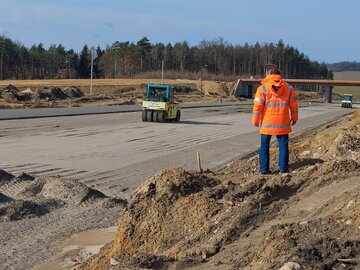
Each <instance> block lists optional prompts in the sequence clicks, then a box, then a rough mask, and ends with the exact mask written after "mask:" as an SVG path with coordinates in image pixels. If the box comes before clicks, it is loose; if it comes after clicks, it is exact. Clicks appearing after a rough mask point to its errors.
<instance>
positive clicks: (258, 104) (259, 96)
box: [252, 86, 266, 125]
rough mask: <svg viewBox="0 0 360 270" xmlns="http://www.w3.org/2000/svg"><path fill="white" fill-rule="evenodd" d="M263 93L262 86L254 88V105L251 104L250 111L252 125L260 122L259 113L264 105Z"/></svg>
mask: <svg viewBox="0 0 360 270" xmlns="http://www.w3.org/2000/svg"><path fill="white" fill-rule="evenodd" d="M265 100H266V97H265V94H264V92H263V89H262V87H261V86H260V87H258V89H257V90H256V94H255V98H254V106H253V113H252V123H253V124H254V125H258V124H260V119H261V113H262V111H263V108H264V105H265Z"/></svg>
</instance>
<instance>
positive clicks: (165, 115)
mask: <svg viewBox="0 0 360 270" xmlns="http://www.w3.org/2000/svg"><path fill="white" fill-rule="evenodd" d="M142 109H143V111H142V120H143V121H144V122H166V121H170V120H173V121H176V122H178V121H180V117H181V112H180V104H179V103H178V102H175V100H174V87H172V86H170V85H161V84H148V85H147V88H146V93H145V99H144V101H143V104H142Z"/></svg>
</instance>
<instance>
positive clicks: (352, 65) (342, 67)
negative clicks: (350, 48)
mask: <svg viewBox="0 0 360 270" xmlns="http://www.w3.org/2000/svg"><path fill="white" fill-rule="evenodd" d="M327 66H328V68H329V69H331V70H332V71H333V72H342V71H360V63H359V62H349V61H342V62H338V63H333V64H328V65H327Z"/></svg>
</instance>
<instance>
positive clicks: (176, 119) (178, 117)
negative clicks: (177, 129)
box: [175, 110, 181, 122]
mask: <svg viewBox="0 0 360 270" xmlns="http://www.w3.org/2000/svg"><path fill="white" fill-rule="evenodd" d="M180 118H181V112H180V110H178V111H177V112H176V118H175V122H179V121H180Z"/></svg>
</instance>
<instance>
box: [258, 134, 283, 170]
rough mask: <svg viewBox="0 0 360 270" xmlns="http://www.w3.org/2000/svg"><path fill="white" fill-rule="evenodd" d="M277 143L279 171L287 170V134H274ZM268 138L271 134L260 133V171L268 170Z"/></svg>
mask: <svg viewBox="0 0 360 270" xmlns="http://www.w3.org/2000/svg"><path fill="white" fill-rule="evenodd" d="M276 138H277V140H278V143H279V169H280V172H288V171H289V135H288V134H285V135H276ZM270 140H271V135H265V134H261V145H260V155H259V159H260V172H261V173H268V172H270V151H269V149H270Z"/></svg>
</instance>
